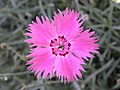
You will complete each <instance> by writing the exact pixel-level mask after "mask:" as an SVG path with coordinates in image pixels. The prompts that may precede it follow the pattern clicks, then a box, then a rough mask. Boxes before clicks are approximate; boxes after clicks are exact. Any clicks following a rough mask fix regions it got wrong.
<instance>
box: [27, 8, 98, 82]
mask: <svg viewBox="0 0 120 90" xmlns="http://www.w3.org/2000/svg"><path fill="white" fill-rule="evenodd" d="M58 11H59V13H58V14H56V13H55V16H54V20H52V21H51V22H50V20H49V19H48V18H47V17H46V19H44V18H43V17H41V18H42V21H40V19H39V18H38V17H36V22H32V24H29V27H28V32H27V33H26V35H27V36H29V37H30V38H29V39H27V40H26V42H27V43H30V44H32V45H31V54H29V55H28V57H30V58H32V59H31V60H29V61H28V62H27V65H30V66H29V67H28V69H29V70H31V71H32V72H35V75H37V77H39V76H40V75H41V74H42V73H43V75H42V78H43V79H44V78H46V76H47V75H48V74H49V75H50V78H52V77H53V74H54V73H56V76H57V77H58V78H59V79H61V81H64V82H66V81H68V82H70V81H74V79H75V80H78V77H80V78H82V74H81V71H85V70H84V68H83V67H82V64H85V63H84V60H88V58H93V57H94V56H93V55H92V54H91V53H98V51H97V49H98V48H99V45H98V44H96V42H97V38H98V37H93V35H94V33H95V32H94V31H93V32H90V29H87V30H83V26H82V24H83V20H82V17H80V15H79V13H77V12H75V11H74V10H68V8H66V10H65V11H64V14H63V13H62V12H61V11H60V10H58ZM33 46H35V47H34V48H32V47H33Z"/></svg>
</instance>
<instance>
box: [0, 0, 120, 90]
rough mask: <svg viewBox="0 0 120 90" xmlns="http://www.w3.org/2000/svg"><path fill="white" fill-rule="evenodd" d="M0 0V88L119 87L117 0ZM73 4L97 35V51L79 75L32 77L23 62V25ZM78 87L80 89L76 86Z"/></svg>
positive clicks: (119, 8) (87, 89) (113, 89)
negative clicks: (65, 81)
mask: <svg viewBox="0 0 120 90" xmlns="http://www.w3.org/2000/svg"><path fill="white" fill-rule="evenodd" d="M117 1H118V2H115V0H0V90H120V3H119V1H120V0H117ZM66 7H69V9H71V8H74V9H75V10H77V11H80V12H81V15H84V16H85V18H84V19H85V21H86V22H84V26H85V28H92V29H93V30H95V31H96V33H97V35H98V36H99V42H98V43H99V45H100V50H99V51H100V53H99V54H97V55H95V58H94V59H91V60H90V61H89V62H87V61H86V63H87V64H86V65H85V66H84V68H85V70H86V72H85V73H83V79H79V81H78V82H77V83H76V82H73V83H70V84H63V83H60V81H59V80H58V79H57V78H56V77H53V78H52V80H49V78H46V79H45V80H41V78H39V79H37V78H35V77H34V75H33V73H31V72H30V71H29V70H27V66H26V65H25V63H26V61H27V60H28V59H27V58H26V57H25V56H26V55H27V54H28V52H29V48H28V45H27V44H26V43H24V40H25V39H26V38H27V37H25V36H24V33H25V29H26V28H27V26H28V24H29V23H31V21H32V20H35V16H39V17H40V16H41V15H43V16H48V17H49V18H53V13H54V11H57V8H58V9H60V10H62V11H64V9H65V8H66ZM80 88H81V89H80Z"/></svg>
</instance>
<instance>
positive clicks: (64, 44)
mask: <svg viewBox="0 0 120 90" xmlns="http://www.w3.org/2000/svg"><path fill="white" fill-rule="evenodd" d="M50 46H51V47H52V54H54V55H56V56H57V55H61V56H65V55H66V54H68V53H69V49H70V46H71V44H70V43H69V42H68V41H67V40H66V38H64V36H59V37H58V39H56V38H55V39H54V40H51V43H50Z"/></svg>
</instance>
